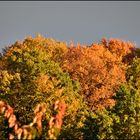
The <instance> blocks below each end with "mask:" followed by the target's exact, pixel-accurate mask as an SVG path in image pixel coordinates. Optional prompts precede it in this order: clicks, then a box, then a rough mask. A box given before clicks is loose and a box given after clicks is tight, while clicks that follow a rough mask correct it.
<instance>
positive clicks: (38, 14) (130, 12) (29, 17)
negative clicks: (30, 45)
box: [0, 1, 140, 48]
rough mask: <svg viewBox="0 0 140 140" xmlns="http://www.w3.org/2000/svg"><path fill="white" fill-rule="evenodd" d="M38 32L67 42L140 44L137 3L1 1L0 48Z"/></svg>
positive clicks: (138, 4) (139, 3)
mask: <svg viewBox="0 0 140 140" xmlns="http://www.w3.org/2000/svg"><path fill="white" fill-rule="evenodd" d="M37 33H41V34H42V35H43V36H45V37H49V38H50V37H51V38H54V39H57V40H60V41H67V42H68V43H69V42H70V40H73V41H74V43H76V42H80V43H81V44H91V43H93V42H98V41H99V40H100V39H101V38H103V37H106V38H120V39H123V40H126V41H128V40H129V41H132V42H135V43H136V44H137V46H140V2H139V1H134V2H133V1H128V2H127V1H124V2H121V1H112V2H109V1H104V2H103V1H77V2H74V1H58V2H56V1H52V2H51V1H44V2H43V1H42V2H39V1H36V2H35V1H30V2H28V1H22V2H20V1H15V2H14V1H11V2H10V1H5V2H4V1H0V48H2V47H4V46H7V45H9V44H12V43H14V42H15V41H16V40H23V39H24V38H25V37H26V36H28V35H31V36H33V37H35V35H36V34H37Z"/></svg>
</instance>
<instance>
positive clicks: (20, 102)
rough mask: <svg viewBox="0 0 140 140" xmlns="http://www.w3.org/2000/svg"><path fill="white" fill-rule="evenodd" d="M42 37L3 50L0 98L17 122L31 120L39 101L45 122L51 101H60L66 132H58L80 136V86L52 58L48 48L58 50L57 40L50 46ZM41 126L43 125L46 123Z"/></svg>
mask: <svg viewBox="0 0 140 140" xmlns="http://www.w3.org/2000/svg"><path fill="white" fill-rule="evenodd" d="M44 40H45V39H43V38H42V37H41V38H40V37H37V38H35V39H32V38H26V39H25V40H24V41H23V42H16V43H15V44H13V45H11V46H10V47H9V48H7V49H6V50H5V51H4V53H3V55H2V58H1V70H0V99H1V100H5V101H7V102H8V104H9V105H10V106H12V107H13V108H14V110H15V114H16V116H17V119H18V121H20V122H21V124H28V123H29V122H31V120H32V116H33V110H34V107H35V106H36V105H37V104H38V103H41V102H45V103H46V104H47V106H48V113H47V115H46V122H48V120H49V119H50V117H51V116H52V111H51V110H52V109H53V107H52V106H53V103H54V101H56V100H57V99H60V100H64V101H65V102H66V113H65V116H64V125H63V127H62V132H63V131H66V130H67V132H68V133H67V135H66V133H65V134H63V133H62V134H61V135H62V136H65V135H66V136H67V137H69V135H75V137H79V135H80V136H82V133H81V132H80V128H81V127H82V125H81V124H82V122H83V120H84V110H85V109H84V107H85V106H84V102H83V99H82V97H81V96H80V95H79V94H78V91H79V88H80V85H79V83H78V82H77V81H74V80H71V79H70V77H69V74H68V73H66V72H63V71H62V69H61V68H60V66H59V63H57V62H55V61H54V60H53V59H52V58H55V53H54V54H53V53H52V51H54V50H57V49H59V48H57V47H56V48H55V47H54V46H55V45H56V46H57V45H58V44H59V43H58V44H57V43H56V44H55V42H53V43H54V46H53V45H52V46H49V44H47V39H46V40H45V41H44ZM60 44H61V43H60ZM52 47H54V48H55V49H52ZM51 49H52V51H51ZM60 54H61V53H60ZM56 58H57V57H56ZM82 112H83V113H82ZM44 126H45V128H46V125H44ZM73 127H74V129H72V128H73ZM45 128H44V129H45ZM73 132H75V133H73ZM45 135H46V134H44V137H45Z"/></svg>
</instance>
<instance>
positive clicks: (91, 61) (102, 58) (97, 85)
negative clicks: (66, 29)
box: [62, 39, 134, 110]
mask: <svg viewBox="0 0 140 140" xmlns="http://www.w3.org/2000/svg"><path fill="white" fill-rule="evenodd" d="M132 48H134V45H132V44H131V43H126V42H123V41H120V40H113V39H110V40H109V43H107V41H106V40H105V39H103V40H102V42H101V43H99V44H93V45H91V46H89V47H82V46H80V45H79V44H78V45H76V47H70V48H69V50H68V52H67V53H66V54H65V56H64V58H63V66H62V67H63V69H64V70H65V71H68V72H69V73H70V76H71V77H72V79H75V80H78V79H79V81H80V83H81V87H82V90H81V92H80V94H81V95H83V96H84V97H85V100H86V101H87V102H88V105H89V106H90V108H91V109H92V110H95V109H97V108H104V107H112V106H114V105H115V101H114V100H113V99H112V96H113V95H115V92H116V90H117V88H118V86H119V85H120V84H121V83H123V82H125V68H126V65H125V64H124V63H123V62H122V58H123V57H125V56H126V55H128V54H129V53H130V54H131V53H132Z"/></svg>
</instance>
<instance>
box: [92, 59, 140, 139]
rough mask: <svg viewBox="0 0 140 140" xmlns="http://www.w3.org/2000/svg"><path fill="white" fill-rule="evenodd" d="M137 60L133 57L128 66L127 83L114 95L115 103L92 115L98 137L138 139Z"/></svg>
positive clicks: (139, 103) (139, 117)
mask: <svg viewBox="0 0 140 140" xmlns="http://www.w3.org/2000/svg"><path fill="white" fill-rule="evenodd" d="M139 61H140V60H139V59H134V61H133V63H132V65H131V66H130V67H129V68H128V71H127V83H126V84H124V85H122V86H120V88H119V90H118V91H117V93H116V95H115V96H114V99H115V100H116V105H115V106H114V107H113V108H112V109H109V110H103V111H99V112H98V111H97V115H93V116H96V119H95V120H94V121H93V122H94V123H95V124H97V127H95V130H96V132H98V133H96V135H97V136H96V137H97V138H98V139H140V85H139V84H138V83H139V66H140V63H139ZM95 130H94V131H95Z"/></svg>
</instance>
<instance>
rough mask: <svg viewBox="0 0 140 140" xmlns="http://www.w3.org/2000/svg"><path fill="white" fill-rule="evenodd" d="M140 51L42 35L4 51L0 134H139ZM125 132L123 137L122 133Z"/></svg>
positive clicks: (122, 44) (116, 43)
mask: <svg viewBox="0 0 140 140" xmlns="http://www.w3.org/2000/svg"><path fill="white" fill-rule="evenodd" d="M139 57H140V51H139V48H136V46H135V44H134V43H132V42H127V41H123V40H120V39H112V38H111V39H105V38H103V39H101V41H100V42H98V43H93V44H91V45H81V44H79V43H77V44H76V45H74V43H72V42H71V44H70V45H68V43H66V42H60V41H57V40H54V39H51V38H45V37H43V36H41V35H38V36H36V37H35V38H32V37H30V36H29V37H27V38H25V39H24V40H23V41H17V42H15V43H14V44H12V45H11V46H9V47H6V48H4V49H3V52H2V53H1V55H0V126H1V127H0V139H95V140H96V139H121V138H122V139H123V138H124V139H125V137H126V138H127V139H129V138H130V139H131V138H133V139H139V138H140V135H139V132H140V127H139V123H140V115H139V114H140V112H139V108H140V107H139V101H140V96H139V95H140V94H139V93H140V82H139V77H140V76H139V69H140V66H139V64H140V60H139ZM124 136H125V137H124Z"/></svg>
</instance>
